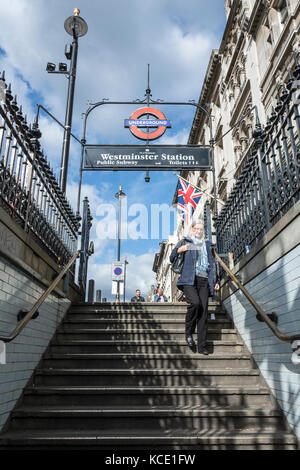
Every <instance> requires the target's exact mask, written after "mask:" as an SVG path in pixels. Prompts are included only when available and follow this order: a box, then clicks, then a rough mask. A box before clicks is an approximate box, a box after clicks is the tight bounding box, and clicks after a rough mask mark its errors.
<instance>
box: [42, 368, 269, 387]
mask: <svg viewBox="0 0 300 470" xmlns="http://www.w3.org/2000/svg"><path fill="white" fill-rule="evenodd" d="M34 384H35V386H39V385H45V386H47V385H48V386H49V385H53V386H54V385H61V386H62V385H65V386H83V385H87V386H92V385H97V386H124V387H126V386H162V387H168V386H203V387H210V386H212V387H215V386H218V385H222V386H226V385H231V386H254V385H258V386H261V385H260V384H261V378H260V374H259V371H258V369H238V368H224V369H216V368H215V369H211V370H210V369H207V370H198V369H194V370H191V369H183V368H181V369H136V370H132V369H112V370H111V369H37V370H36V373H35V375H34Z"/></svg>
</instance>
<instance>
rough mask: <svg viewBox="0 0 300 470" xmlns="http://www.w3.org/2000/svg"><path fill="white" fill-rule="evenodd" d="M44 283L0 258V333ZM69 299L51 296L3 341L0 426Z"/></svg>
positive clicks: (6, 330)
mask: <svg viewBox="0 0 300 470" xmlns="http://www.w3.org/2000/svg"><path fill="white" fill-rule="evenodd" d="M44 291H45V286H44V285H42V284H41V283H39V282H38V281H37V280H35V279H34V278H33V277H31V276H29V274H28V275H27V274H26V273H25V272H24V271H21V270H20V269H18V268H16V267H15V266H14V265H13V264H12V263H10V262H9V261H8V260H6V259H4V258H2V257H0V335H2V336H8V335H9V334H10V333H11V332H12V330H13V329H14V328H15V327H16V325H17V314H18V311H19V310H20V309H25V310H29V309H30V308H31V307H32V306H33V305H34V303H35V302H36V301H37V300H38V298H39V297H40V296H41V294H42V293H43V292H44ZM69 305H70V301H69V300H68V299H67V298H64V297H58V295H56V294H55V295H50V296H49V297H48V299H47V300H46V301H45V302H44V303H43V304H42V305H41V307H40V308H39V316H38V318H36V319H34V320H30V322H29V323H28V324H27V325H26V327H25V328H24V329H23V331H22V332H21V333H20V335H19V336H18V337H17V338H16V339H14V340H13V341H12V342H10V343H7V344H6V364H0V429H1V428H2V427H3V425H4V423H5V422H6V420H7V418H8V415H9V413H10V411H11V410H12V409H13V407H14V405H15V403H16V401H17V400H18V398H19V397H20V395H21V393H22V390H23V388H24V387H25V385H26V383H27V381H28V379H29V378H30V376H31V375H32V372H33V370H34V369H35V367H36V366H37V364H38V362H39V360H40V359H41V357H42V354H43V353H44V351H45V348H46V347H47V345H48V343H49V341H50V339H51V337H52V336H53V334H54V332H55V330H56V328H57V325H58V324H59V323H60V321H61V320H62V318H63V316H64V313H65V312H66V310H67V309H68V307H69Z"/></svg>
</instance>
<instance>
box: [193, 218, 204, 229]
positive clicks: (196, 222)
mask: <svg viewBox="0 0 300 470" xmlns="http://www.w3.org/2000/svg"><path fill="white" fill-rule="evenodd" d="M197 224H202V225H204V220H203V219H198V220H194V221H193V222H192V225H191V226H192V227H195V225H197Z"/></svg>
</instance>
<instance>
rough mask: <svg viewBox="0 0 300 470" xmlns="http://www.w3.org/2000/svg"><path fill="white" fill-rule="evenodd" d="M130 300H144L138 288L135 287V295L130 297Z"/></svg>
mask: <svg viewBox="0 0 300 470" xmlns="http://www.w3.org/2000/svg"><path fill="white" fill-rule="evenodd" d="M131 302H145V299H144V297H142V296H141V291H140V289H137V290H136V291H135V296H134V297H131Z"/></svg>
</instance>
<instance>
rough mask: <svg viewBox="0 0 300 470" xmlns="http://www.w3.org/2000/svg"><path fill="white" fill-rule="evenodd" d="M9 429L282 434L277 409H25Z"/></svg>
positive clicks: (14, 416) (14, 414) (15, 414)
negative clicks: (258, 430)
mask: <svg viewBox="0 0 300 470" xmlns="http://www.w3.org/2000/svg"><path fill="white" fill-rule="evenodd" d="M10 425H11V429H22V430H27V429H28V430H29V429H41V430H42V429H44V428H45V427H47V429H48V430H50V429H53V430H56V429H72V430H73V431H76V430H78V429H79V430H80V429H86V430H90V431H91V430H98V431H99V432H101V430H107V431H108V430H109V431H110V432H112V431H118V430H119V429H122V430H123V431H124V430H126V429H127V430H128V432H130V433H132V430H133V429H134V432H136V433H137V432H139V431H140V430H145V429H151V430H152V431H157V432H161V431H164V432H167V431H171V430H173V431H174V430H177V431H180V430H185V431H186V430H191V431H196V430H197V431H199V432H204V431H206V432H209V433H212V432H214V433H216V432H217V433H220V432H224V431H237V430H242V429H244V430H246V429H249V428H250V429H251V428H256V429H260V430H265V431H266V430H269V431H274V432H275V431H285V430H286V425H285V422H284V421H283V420H282V415H281V413H280V411H279V410H278V409H273V408H267V407H264V409H256V408H254V407H253V408H248V409H244V408H241V409H201V408H198V407H193V408H191V407H189V408H187V407H182V408H179V407H177V408H174V407H166V406H165V407H162V406H160V407H155V408H154V407H152V408H151V409H149V408H143V407H137V406H134V408H133V407H130V408H128V409H126V408H125V409H124V407H120V408H117V407H114V408H113V409H111V408H108V407H106V408H104V407H101V408H97V407H89V408H84V407H72V408H71V409H68V408H65V407H57V406H55V407H54V406H53V407H51V406H45V407H25V406H23V407H22V408H20V409H16V410H15V411H13V412H12V414H11V421H10Z"/></svg>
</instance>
